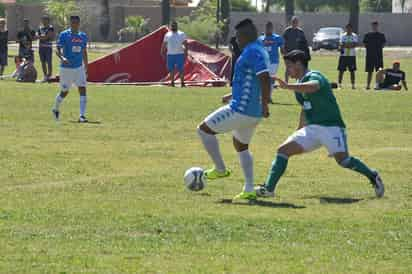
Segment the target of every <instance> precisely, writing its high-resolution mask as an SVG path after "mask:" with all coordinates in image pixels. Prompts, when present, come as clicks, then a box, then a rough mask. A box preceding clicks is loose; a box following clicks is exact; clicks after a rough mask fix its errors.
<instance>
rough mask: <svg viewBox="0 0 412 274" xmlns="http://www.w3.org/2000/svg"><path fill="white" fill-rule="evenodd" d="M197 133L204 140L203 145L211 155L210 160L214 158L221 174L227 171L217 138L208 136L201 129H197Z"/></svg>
mask: <svg viewBox="0 0 412 274" xmlns="http://www.w3.org/2000/svg"><path fill="white" fill-rule="evenodd" d="M197 133H198V134H199V137H200V139H201V140H202V143H203V145H204V147H205V149H206V151H207V153H209V156H210V158H212V161H213V163H214V164H215V168H216V170H217V171H220V172H223V171H225V170H226V166H225V163H224V162H223V159H222V154H221V153H220V149H219V142H218V141H217V138H216V136H215V135H212V134H207V133H206V132H204V131H203V130H201V129H200V128H198V129H197Z"/></svg>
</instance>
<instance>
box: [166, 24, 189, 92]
mask: <svg viewBox="0 0 412 274" xmlns="http://www.w3.org/2000/svg"><path fill="white" fill-rule="evenodd" d="M186 39H187V37H186V34H185V33H184V32H182V31H179V30H178V26H177V22H175V21H173V22H172V24H171V31H169V32H168V33H166V35H165V37H164V39H163V44H162V48H161V52H160V54H161V55H162V56H163V57H166V54H167V69H168V71H169V72H170V78H171V79H172V86H173V87H174V86H175V72H176V70H177V71H178V72H179V76H180V81H181V83H182V87H185V81H184V66H185V60H186V57H187V40H186Z"/></svg>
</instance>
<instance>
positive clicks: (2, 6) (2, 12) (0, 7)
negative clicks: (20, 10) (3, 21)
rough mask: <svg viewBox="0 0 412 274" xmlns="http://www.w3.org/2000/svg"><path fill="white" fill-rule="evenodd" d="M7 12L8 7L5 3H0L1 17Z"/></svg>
mask: <svg viewBox="0 0 412 274" xmlns="http://www.w3.org/2000/svg"><path fill="white" fill-rule="evenodd" d="M5 13H6V8H5V7H4V4H2V3H0V17H4V16H5Z"/></svg>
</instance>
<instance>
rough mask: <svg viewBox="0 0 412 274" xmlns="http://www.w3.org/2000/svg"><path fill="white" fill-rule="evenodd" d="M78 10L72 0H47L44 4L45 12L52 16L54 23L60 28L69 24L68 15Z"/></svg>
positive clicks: (78, 11)
mask: <svg viewBox="0 0 412 274" xmlns="http://www.w3.org/2000/svg"><path fill="white" fill-rule="evenodd" d="M80 11H81V9H79V6H78V5H77V4H76V2H75V1H74V0H49V1H48V2H47V6H46V12H47V13H48V14H49V15H50V16H51V17H52V18H53V22H54V25H55V26H57V27H58V28H60V29H61V28H65V27H67V26H68V25H69V17H70V15H72V14H76V13H80Z"/></svg>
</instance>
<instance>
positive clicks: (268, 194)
mask: <svg viewBox="0 0 412 274" xmlns="http://www.w3.org/2000/svg"><path fill="white" fill-rule="evenodd" d="M255 192H256V196H257V197H262V198H272V197H275V192H274V191H269V190H268V189H267V188H266V186H265V185H258V186H257V187H255Z"/></svg>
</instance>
